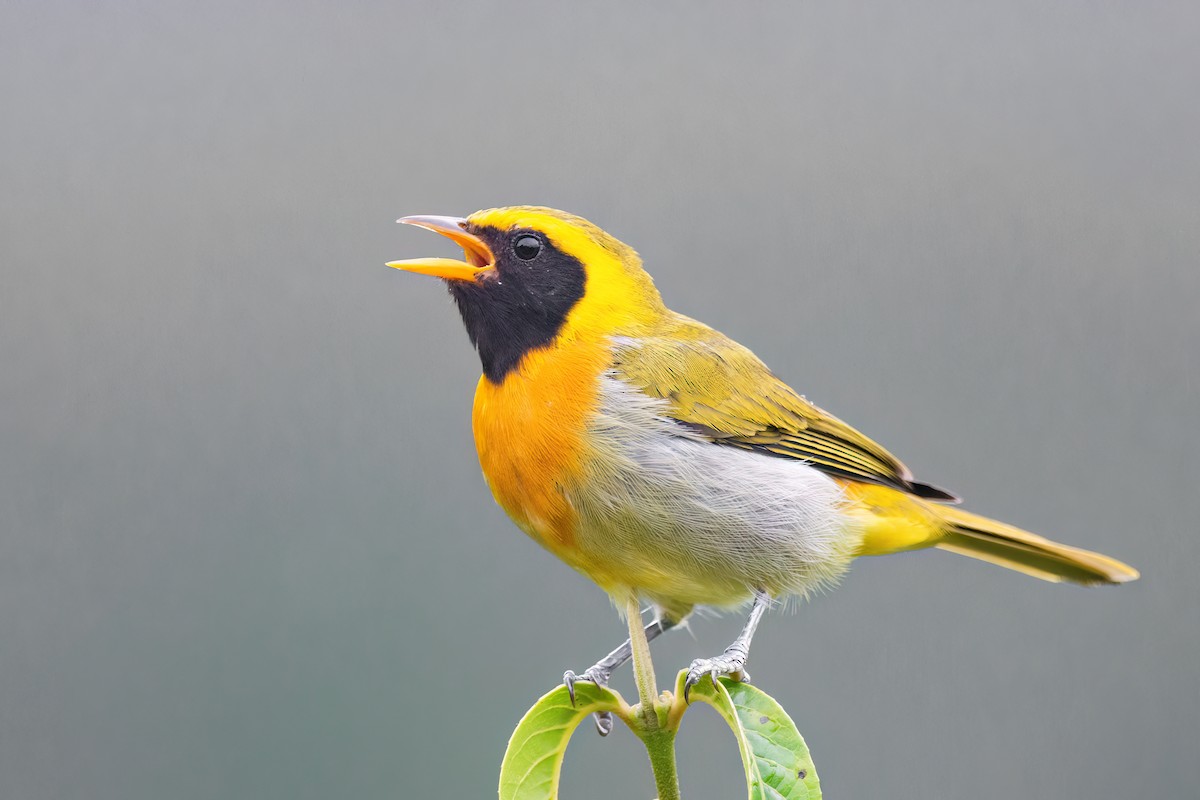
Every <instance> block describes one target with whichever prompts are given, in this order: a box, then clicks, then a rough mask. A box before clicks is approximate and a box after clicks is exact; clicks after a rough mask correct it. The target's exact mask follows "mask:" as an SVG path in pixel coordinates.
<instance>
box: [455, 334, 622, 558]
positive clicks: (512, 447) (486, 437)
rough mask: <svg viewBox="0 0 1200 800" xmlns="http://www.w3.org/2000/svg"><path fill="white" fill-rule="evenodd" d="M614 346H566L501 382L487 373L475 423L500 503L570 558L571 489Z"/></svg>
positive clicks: (534, 357)
mask: <svg viewBox="0 0 1200 800" xmlns="http://www.w3.org/2000/svg"><path fill="white" fill-rule="evenodd" d="M607 364H608V351H607V348H605V347H603V346H600V345H596V344H586V343H582V342H578V341H575V342H571V343H569V344H559V345H557V346H555V347H551V348H548V349H545V350H537V351H534V352H531V353H529V354H528V355H526V356H525V358H524V360H523V362H522V364H521V367H520V368H519V369H517V370H514V371H513V372H511V373H509V375H508V376H507V377H506V378H505V379H504V381H503V382H502V383H500V384H499V385H496V384H493V383H491V382H490V381H488V380H487V378H486V377H483V378H480V380H479V386H478V387H477V388H476V390H475V406H474V409H473V412H472V428H473V430H474V433H475V447H476V448H477V449H478V451H479V463H480V465H481V466H482V467H483V474H484V477H485V478H486V479H487V482H488V486H490V487H491V490H492V494H493V496H495V498H496V502H498V503H499V504H500V506H501V507H502V508H503V509H504V510H505V511H506V512H508V515H509V516H510V517H512V519H513V521H514V522H516V523H517V525H518V526H519V527H520V528H521V529H522V530H523V531H525V532H526V533H528V534H529V535H530V536H532V537H533V538H534V539H536V540H537V541H539V542H540V543H541V544H543V545H544V546H545V547H547V548H548V549H550V550H551V551H553V552H554V553H556V554H557V555H558V556H559V557H561V558H563V559H564V560H566V561H568V562H570V561H572V558H571V551H572V547H573V544H574V535H575V534H574V532H575V512H574V509H573V508H572V507H571V504H570V502H568V500H567V498H566V496H565V495H564V492H563V487H564V486H569V485H570V484H571V482H572V481H573V480H574V479H575V478H576V477H577V476H578V474H579V465H580V461H581V458H582V456H583V454H584V452H585V448H586V447H587V442H586V441H585V436H584V433H585V431H584V427H585V425H586V424H587V420H588V418H589V417H590V415H591V414H592V413H593V412H594V411H595V409H596V407H597V403H598V402H599V397H598V391H599V383H598V379H599V376H600V373H601V372H602V371H603V370H604V369H605V368H606V366H607Z"/></svg>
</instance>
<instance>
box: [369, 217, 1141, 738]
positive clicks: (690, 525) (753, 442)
mask: <svg viewBox="0 0 1200 800" xmlns="http://www.w3.org/2000/svg"><path fill="white" fill-rule="evenodd" d="M399 222H402V223H406V224H409V225H417V226H419V227H422V228H427V229H429V230H431V231H435V232H437V233H440V234H442V235H444V236H446V237H448V238H450V239H452V240H453V241H454V242H456V243H457V244H459V245H460V246H461V247H462V249H463V251H464V253H465V260H463V261H459V260H455V259H447V258H423V259H411V260H405V261H393V262H390V263H389V264H388V266H390V267H395V268H397V269H402V270H407V271H409V272H415V273H420V274H423V275H432V276H435V277H438V278H441V279H443V280H444V281H445V282H446V284H447V286H448V287H449V290H450V294H451V296H452V297H453V298H454V301H455V303H456V304H457V305H458V310H459V312H460V314H461V315H462V319H463V322H464V324H465V325H466V328H467V334H468V336H469V337H470V339H471V342H472V344H474V346H475V348H476V350H478V352H479V358H480V360H481V361H482V364H483V375H482V376H481V377H480V379H479V383H478V386H477V387H476V390H475V402H474V408H473V411H472V427H473V431H474V435H475V445H476V448H477V450H478V453H479V462H480V465H481V466H482V467H483V474H484V477H485V479H486V481H487V484H488V486H489V487H490V488H491V491H492V494H493V496H494V497H495V499H496V501H497V502H498V503H499V504H500V506H501V507H503V508H504V510H505V511H506V512H507V513H508V515H509V516H510V517H511V518H512V520H513V521H514V522H515V523H516V524H517V527H519V528H520V529H521V530H522V531H524V532H525V533H526V534H528V535H529V536H530V537H531V538H532V539H534V541H536V542H538V543H539V544H540V545H542V546H543V547H545V548H546V549H548V550H549V551H550V552H552V553H554V555H556V556H558V557H559V558H560V559H562V560H563V561H565V562H566V563H567V564H569V565H570V566H572V567H574V568H575V569H576V570H578V571H579V572H581V573H583V574H584V575H586V576H587V577H589V578H591V579H592V580H593V581H595V582H596V583H597V584H599V586H600V587H601V588H603V589H604V590H605V591H606V592H608V593H609V595H611V596H612V597H613V599H614V601H615V602H616V603H617V606H618V608H621V607H623V606H624V605H625V604H626V603H627V601H628V600H629V599H630V598H637V599H639V600H641V601H648V602H650V603H651V604H653V606H654V608H655V610H656V612H657V613H656V618H655V620H654V621H653V622H651V623H650V624H649V625H648V626H646V629H645V632H646V637H647V638H648V639H653V638H654V637H655V636H657V635H659V634H660V633H662V632H663V631H665V630H667V629H669V628H671V627H673V626H675V625H678V624H679V623H680V622H681V621H683V620H684V619H685V618H686V617H687V616H688V614H689V613H690V612H691V611H692V609H693V608H695V607H697V606H707V607H715V608H718V609H730V608H735V607H739V606H744V605H745V604H746V603H748V602H752V603H753V606H752V609H751V611H750V616H749V620H748V622H747V623H746V626H745V628H744V629H743V630H742V632H741V634H740V635H739V636H738V637H737V639H736V640H735V641H734V642H733V643H732V644H731V645H730V646H729V647H728V648H726V650H725V651H724V652H723V653H722V654H720V655H718V656H715V657H712V658H700V659H696V660H695V661H694V662H692V664H691V667H690V668H689V671H688V676H687V679H686V683H685V686H686V687H687V688H688V689H690V688H691V687H692V686H694V685H695V684H696V682H698V681H699V680H701V679H702V678H704V677H706V676H711V677H712V678H713V679H714V680H715V678H716V677H717V676H718V675H732V676H734V677H740V676H744V674H745V664H746V658H747V655H748V653H749V648H750V640H751V637H752V636H753V635H754V631H755V628H756V627H757V625H758V622H759V619H760V618H761V617H762V615H763V613H764V612H765V611H766V609H767V608H768V607H769V606H770V605H771V603H772V602H773V601H776V600H781V599H784V598H787V597H790V596H795V595H800V596H803V595H806V594H808V593H809V592H811V591H812V590H814V589H816V588H818V587H822V586H827V585H830V584H832V583H833V582H835V581H836V580H837V579H838V578H839V577H840V576H841V575H842V574H843V573H844V572H845V571H846V569H847V567H848V565H849V564H850V562H851V561H852V560H853V559H854V558H856V557H858V556H868V555H884V554H888V553H898V552H903V551H907V550H917V549H921V548H929V547H936V548H938V549H941V550H949V551H951V552H954V553H960V554H962V555H965V556H970V557H972V558H977V559H980V560H983V561H987V562H990V563H992V564H998V565H1000V566H1003V567H1008V568H1009V569H1013V570H1016V571H1018V572H1023V573H1025V574H1026V575H1032V576H1033V577H1036V578H1041V579H1043V580H1048V581H1070V582H1072V583H1080V584H1111V583H1124V582H1126V581H1131V580H1134V579H1135V578H1137V577H1138V573H1137V571H1136V570H1134V569H1132V568H1131V567H1129V566H1126V565H1125V564H1122V563H1121V562H1119V561H1117V560H1115V559H1112V558H1109V557H1107V556H1103V555H1100V554H1098V553H1092V552H1088V551H1087V550H1080V549H1078V548H1075V547H1068V546H1067V545H1063V544H1058V543H1056V542H1052V541H1050V540H1049V539H1045V538H1042V537H1041V536H1037V535H1035V534H1032V533H1028V532H1026V531H1023V530H1020V529H1018V528H1015V527H1012V526H1010V525H1006V524H1004V523H1002V522H997V521H994V520H991V519H986V518H984V517H981V516H977V515H975V514H971V513H968V512H966V511H962V510H960V509H958V508H955V507H954V506H953V504H955V503H957V502H958V498H956V497H955V496H954V495H952V494H951V493H950V492H947V491H945V490H943V489H939V488H937V487H935V486H933V485H931V484H928V483H922V482H919V481H917V480H916V479H915V478H914V477H913V475H912V473H911V472H909V470H908V469H907V468H906V467H905V466H904V464H902V463H901V462H900V461H899V460H898V459H897V458H896V457H895V456H893V455H892V454H891V453H889V452H888V451H887V450H885V449H884V448H883V447H881V446H880V445H878V444H876V443H875V442H873V441H872V440H871V439H869V438H867V437H866V436H864V435H863V434H861V433H859V432H858V431H857V430H855V429H854V428H851V427H850V426H849V425H847V424H846V423H844V422H842V421H841V420H839V419H837V418H836V417H834V416H832V415H831V414H829V413H827V412H826V411H823V410H822V409H820V408H818V407H817V406H815V405H813V404H812V403H811V402H809V401H808V400H806V399H805V398H804V397H803V396H802V395H800V394H799V393H797V392H795V391H794V390H792V389H791V388H790V387H789V386H788V385H787V384H785V383H784V382H783V381H782V380H780V379H779V378H777V377H776V376H775V375H774V374H773V373H772V372H771V371H770V370H769V369H767V367H766V366H765V365H764V364H763V362H762V361H760V360H759V359H758V358H757V357H756V356H755V355H754V354H753V353H752V352H750V351H749V350H748V349H746V348H745V347H743V346H742V345H740V344H738V343H737V342H735V341H733V340H731V339H729V338H728V337H726V336H724V335H722V334H721V333H719V332H717V331H715V330H713V329H712V328H710V327H708V326H707V325H704V324H703V323H700V322H697V321H696V320H694V319H690V318H689V317H686V316H684V315H683V314H679V313H676V312H674V311H672V310H670V309H669V308H667V307H666V305H664V304H663V300H662V298H661V296H660V295H659V292H658V290H657V289H656V288H655V286H654V282H653V281H652V280H651V278H650V276H649V275H648V274H647V273H646V271H645V270H644V269H643V268H642V262H641V259H640V258H639V257H638V255H637V253H636V252H634V250H633V249H632V248H630V247H629V246H627V245H625V244H623V243H622V242H620V241H618V240H617V239H615V238H614V237H612V236H610V235H609V234H608V233H606V232H604V231H603V230H601V229H600V228H598V227H597V226H595V225H593V224H592V223H590V222H588V221H587V220H584V219H582V218H580V217H577V216H574V215H572V214H567V213H564V212H562V211H556V210H554V209H550V208H541V207H535V206H515V207H509V208H495V209H488V210H484V211H478V212H476V213H474V214H472V215H471V216H469V217H467V218H465V219H461V218H457V217H439V216H412V217H404V218H403V219H400V220H399ZM629 657H630V643H629V641H628V640H627V641H626V642H625V643H624V644H623V645H621V646H620V647H618V648H617V649H615V650H614V651H612V652H611V653H610V654H609V655H608V656H606V657H605V658H603V659H601V660H600V661H599V662H598V663H596V664H595V665H593V666H592V667H590V668H589V669H587V670H585V671H584V672H583V673H582V674H580V675H578V676H576V674H575V673H574V672H571V671H568V672H567V673H566V675H565V676H564V680H565V681H566V683H567V686H568V688H569V689H572V693H573V686H574V682H575V681H576V680H590V681H594V682H596V683H598V684H602V685H603V684H606V683H607V682H608V679H609V677H610V675H611V673H612V671H613V670H614V669H616V668H617V667H618V666H620V665H621V664H623V663H624V662H625V661H627V660H628V659H629ZM598 725H599V728H600V732H601V733H602V734H603V733H606V732H607V729H608V728H610V727H611V725H612V720H611V718H609V719H604V718H601V719H599V720H598Z"/></svg>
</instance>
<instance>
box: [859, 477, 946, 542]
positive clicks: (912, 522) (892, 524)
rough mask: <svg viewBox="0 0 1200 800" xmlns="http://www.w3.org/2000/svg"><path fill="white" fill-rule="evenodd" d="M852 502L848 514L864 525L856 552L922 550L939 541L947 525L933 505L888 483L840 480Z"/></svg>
mask: <svg viewBox="0 0 1200 800" xmlns="http://www.w3.org/2000/svg"><path fill="white" fill-rule="evenodd" d="M838 483H839V484H841V486H842V490H843V491H844V492H845V493H846V497H847V498H848V499H849V500H850V501H851V505H850V507H849V508H848V509H847V512H846V513H847V514H848V515H849V516H851V517H853V518H854V519H855V520H856V521H858V523H859V525H861V526H862V530H863V538H862V544H860V545H859V547H858V552H857V553H856V555H860V556H883V555H887V554H889V553H899V552H902V551H904V550H919V549H921V548H923V547H929V546H931V545H933V544H934V543H936V542H937V540H938V539H940V538H941V537H942V536H943V535H944V534H945V532H946V530H947V527H948V526H947V525H946V523H945V522H943V521H942V519H941V517H940V516H939V515H938V513H937V509H938V507H937V506H932V505H931V504H929V503H926V502H924V501H923V500H920V499H918V498H916V497H913V496H912V495H908V494H905V493H904V492H901V491H898V490H896V489H892V488H890V487H887V486H876V485H874V484H870V483H858V482H857V481H847V480H839V481H838Z"/></svg>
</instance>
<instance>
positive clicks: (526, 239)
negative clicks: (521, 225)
mask: <svg viewBox="0 0 1200 800" xmlns="http://www.w3.org/2000/svg"><path fill="white" fill-rule="evenodd" d="M513 252H514V253H516V254H517V258H519V259H521V260H522V261H532V260H533V259H535V258H537V254H538V253H540V252H542V240H541V239H539V238H537V237H536V236H529V235H525V236H519V237H517V240H516V241H515V242H513Z"/></svg>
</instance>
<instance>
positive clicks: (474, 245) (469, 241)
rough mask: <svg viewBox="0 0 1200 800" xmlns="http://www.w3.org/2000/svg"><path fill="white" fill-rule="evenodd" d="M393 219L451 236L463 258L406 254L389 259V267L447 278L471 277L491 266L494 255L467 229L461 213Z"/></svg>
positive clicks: (460, 278) (458, 279)
mask: <svg viewBox="0 0 1200 800" xmlns="http://www.w3.org/2000/svg"><path fill="white" fill-rule="evenodd" d="M396 222H400V223H403V224H405V225H416V226H417V227H418V228H425V229H426V230H431V231H433V232H434V233H440V234H441V235H442V236H445V237H446V238H447V239H452V240H453V241H454V242H456V243H457V244H458V245H459V246H460V247H462V249H463V253H464V254H465V256H466V261H457V260H455V259H453V258H408V259H404V260H403V261H389V262H388V263H387V265H388V266H389V267H395V268H396V269H402V270H405V271H407V272H416V273H418V274H420V275H432V276H434V277H435V278H445V279H446V280H448V281H473V280H475V279H476V278H477V277H479V275H480V274H482V273H484V272H487V271H488V270H490V269H492V267H493V266H495V263H496V259H495V257H494V256H493V255H492V251H491V249H490V248H488V246H487V245H486V244H484V243H483V240H482V239H480V238H479V237H478V236H476V235H474V234H471V233H467V231H466V230H465V228H466V224H467V221H466V220H465V219H462V218H461V217H431V216H420V217H401V218H400V219H398V220H396Z"/></svg>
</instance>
